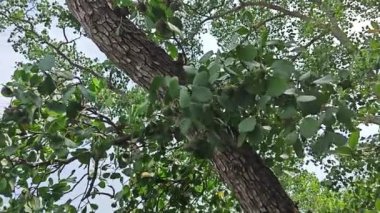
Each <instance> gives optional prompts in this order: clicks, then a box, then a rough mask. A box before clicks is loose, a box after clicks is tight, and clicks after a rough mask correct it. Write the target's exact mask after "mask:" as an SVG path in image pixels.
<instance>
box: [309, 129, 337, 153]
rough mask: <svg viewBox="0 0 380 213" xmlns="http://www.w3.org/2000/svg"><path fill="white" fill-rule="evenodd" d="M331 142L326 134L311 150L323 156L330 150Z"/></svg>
mask: <svg viewBox="0 0 380 213" xmlns="http://www.w3.org/2000/svg"><path fill="white" fill-rule="evenodd" d="M331 142H332V141H331V138H329V137H327V135H326V134H325V135H323V136H322V137H319V138H318V139H317V141H316V142H315V143H314V144H313V145H312V147H311V149H312V151H313V152H314V153H315V154H317V155H321V154H323V153H326V152H327V151H328V150H329V149H330V146H331Z"/></svg>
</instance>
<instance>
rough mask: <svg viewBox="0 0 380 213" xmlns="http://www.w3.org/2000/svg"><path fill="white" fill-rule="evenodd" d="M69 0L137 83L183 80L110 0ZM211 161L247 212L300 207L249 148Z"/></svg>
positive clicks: (79, 17)
mask: <svg viewBox="0 0 380 213" xmlns="http://www.w3.org/2000/svg"><path fill="white" fill-rule="evenodd" d="M66 2H67V4H68V7H69V9H70V11H71V13H72V14H73V15H74V16H75V17H76V19H77V20H78V21H79V22H80V23H81V25H82V27H83V28H84V30H85V32H86V33H87V34H88V37H89V38H91V39H92V40H93V42H94V43H95V44H96V45H97V46H98V47H99V49H100V50H101V51H103V52H104V53H105V54H106V56H107V57H108V58H109V59H110V60H111V61H112V62H114V63H115V64H116V65H117V66H118V67H119V68H121V69H122V70H124V71H125V72H126V73H127V75H128V76H129V77H130V78H131V79H132V80H133V81H134V82H135V83H137V84H139V85H140V86H142V87H145V88H149V85H150V82H151V81H152V80H153V78H154V77H155V76H159V75H161V76H165V75H170V76H178V77H179V78H180V79H183V76H182V72H181V69H179V68H178V66H177V64H176V63H175V62H174V61H173V60H172V59H171V58H170V56H169V55H168V54H167V53H166V52H165V51H164V50H163V49H162V48H160V47H159V46H158V45H156V44H155V43H153V42H152V41H150V40H149V39H148V38H147V36H146V35H145V34H144V33H143V32H142V31H141V30H140V29H138V28H137V27H136V26H135V25H134V24H133V23H132V22H131V21H129V20H128V19H125V18H124V19H123V21H122V25H121V26H119V25H120V23H121V22H120V17H118V15H117V14H116V13H115V12H114V11H113V10H112V9H111V8H110V7H109V6H108V4H107V2H106V0H66ZM118 28H120V29H119V30H117V29H118ZM117 31H119V33H117ZM212 161H213V165H214V167H215V170H216V171H217V172H218V174H219V175H220V177H221V179H222V180H223V182H224V183H226V184H227V185H228V186H229V187H230V189H231V190H232V191H233V192H234V193H235V194H236V197H237V198H238V200H239V202H240V204H241V206H242V208H243V209H244V211H246V212H296V211H297V209H296V207H295V205H294V203H293V202H292V201H291V199H290V198H289V197H288V195H287V194H286V192H285V191H284V190H283V188H282V187H281V185H280V183H279V181H278V179H277V178H276V176H275V175H274V174H273V172H272V171H271V170H270V169H269V168H268V167H266V166H265V165H264V163H263V162H262V160H261V158H260V157H259V155H258V154H257V153H256V152H255V151H254V150H252V149H251V148H250V147H248V146H243V147H242V148H233V147H227V148H226V149H224V150H223V151H216V152H215V154H214V156H213V158H212Z"/></svg>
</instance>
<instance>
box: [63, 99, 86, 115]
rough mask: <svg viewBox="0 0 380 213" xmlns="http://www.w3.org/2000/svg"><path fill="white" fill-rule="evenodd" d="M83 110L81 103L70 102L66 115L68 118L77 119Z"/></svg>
mask: <svg viewBox="0 0 380 213" xmlns="http://www.w3.org/2000/svg"><path fill="white" fill-rule="evenodd" d="M81 110H82V105H81V103H80V102H77V101H70V102H69V105H68V106H67V108H66V115H67V117H68V118H71V119H75V118H76V117H77V115H78V114H79V112H80V111H81Z"/></svg>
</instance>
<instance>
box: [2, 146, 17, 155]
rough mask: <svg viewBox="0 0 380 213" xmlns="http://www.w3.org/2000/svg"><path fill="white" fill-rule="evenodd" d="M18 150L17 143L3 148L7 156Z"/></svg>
mask: <svg viewBox="0 0 380 213" xmlns="http://www.w3.org/2000/svg"><path fill="white" fill-rule="evenodd" d="M16 151H17V146H15V145H11V146H7V147H5V148H4V149H3V152H4V155H5V156H7V157H9V156H11V155H13V154H15V153H16Z"/></svg>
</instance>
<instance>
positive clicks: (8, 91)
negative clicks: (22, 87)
mask: <svg viewBox="0 0 380 213" xmlns="http://www.w3.org/2000/svg"><path fill="white" fill-rule="evenodd" d="M1 94H2V95H3V96H4V97H8V98H9V97H13V91H12V90H11V89H10V88H9V87H7V86H4V87H3V88H1Z"/></svg>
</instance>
